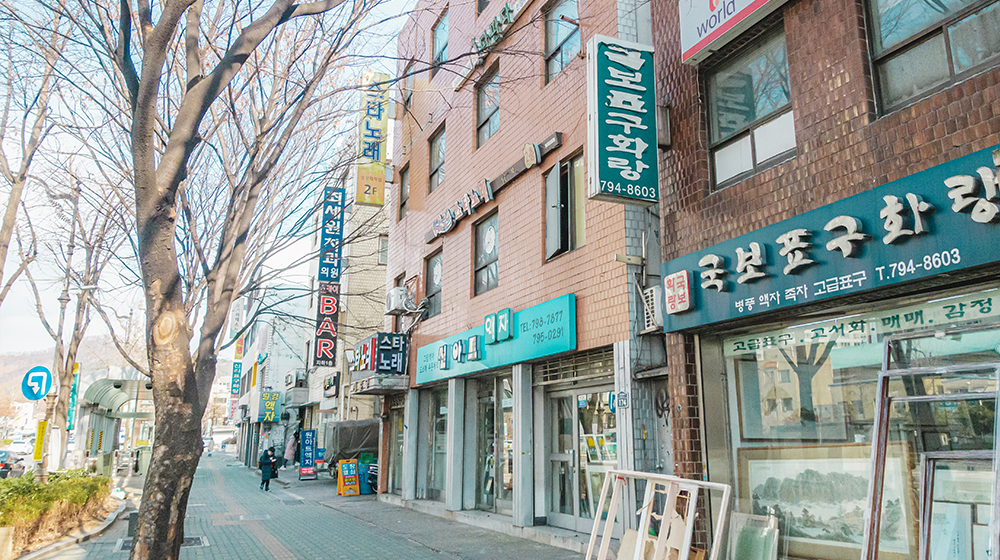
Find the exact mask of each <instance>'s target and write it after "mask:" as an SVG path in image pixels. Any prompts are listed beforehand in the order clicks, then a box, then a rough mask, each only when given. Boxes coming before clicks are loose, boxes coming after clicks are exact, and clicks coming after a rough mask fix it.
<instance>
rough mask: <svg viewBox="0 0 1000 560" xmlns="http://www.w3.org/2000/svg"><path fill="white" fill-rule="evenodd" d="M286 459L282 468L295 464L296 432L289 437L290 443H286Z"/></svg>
mask: <svg viewBox="0 0 1000 560" xmlns="http://www.w3.org/2000/svg"><path fill="white" fill-rule="evenodd" d="M284 459H285V460H284V462H283V463H282V465H281V468H285V467H286V466H288V465H294V464H295V432H292V434H291V435H289V436H288V441H287V442H285V456H284Z"/></svg>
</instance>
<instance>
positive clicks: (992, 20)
mask: <svg viewBox="0 0 1000 560" xmlns="http://www.w3.org/2000/svg"><path fill="white" fill-rule="evenodd" d="M972 6H978V7H979V8H978V9H977V8H975V7H972ZM984 6H985V7H984ZM998 6H1000V4H997V3H995V2H993V3H990V2H975V1H970V0H934V1H925V0H870V2H869V7H870V9H871V12H872V20H873V26H874V29H873V30H872V35H873V40H872V45H873V50H874V55H875V56H874V58H875V65H876V68H877V72H878V84H879V93H880V96H881V100H882V103H883V105H884V106H885V107H886V108H889V109H892V108H895V107H897V106H899V105H901V104H903V103H904V102H906V101H909V100H912V99H914V98H917V97H919V96H921V95H923V94H925V93H927V92H930V91H932V90H934V89H936V88H938V87H940V86H942V85H944V84H947V83H950V82H952V81H955V78H956V76H958V75H960V74H963V73H965V72H968V71H970V70H974V69H976V68H981V67H983V66H984V65H986V64H988V63H990V62H995V61H996V58H997V55H1000V34H998V33H997V32H996V30H997V29H998V27H1000V8H998ZM970 7H971V8H970ZM949 51H950V52H949ZM949 55H950V56H949Z"/></svg>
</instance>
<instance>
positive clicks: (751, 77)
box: [708, 30, 795, 184]
mask: <svg viewBox="0 0 1000 560" xmlns="http://www.w3.org/2000/svg"><path fill="white" fill-rule="evenodd" d="M708 100H709V128H710V135H711V141H712V146H713V147H712V151H713V153H712V161H713V164H714V171H715V182H716V183H717V184H723V183H726V182H728V181H730V180H732V179H734V178H737V177H740V176H743V175H744V174H747V173H751V172H754V171H756V170H757V169H758V167H759V166H761V165H762V164H765V163H769V162H770V161H771V160H774V159H775V158H777V157H779V156H783V155H786V154H788V153H789V152H791V151H793V150H794V149H795V124H794V117H793V114H792V110H791V109H792V105H791V91H790V88H789V83H788V57H787V55H786V52H785V34H784V33H783V32H782V31H781V30H778V31H776V32H773V33H770V34H768V35H766V36H765V37H764V38H763V39H761V40H760V41H758V42H757V43H756V44H754V45H752V46H751V47H750V48H749V49H748V50H746V51H743V52H742V53H741V54H739V55H738V56H736V57H735V58H733V59H732V60H730V61H727V62H725V63H724V64H723V65H722V66H721V67H719V68H718V69H716V70H715V71H713V72H712V73H711V75H710V76H709V77H708Z"/></svg>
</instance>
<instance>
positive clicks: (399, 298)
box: [385, 286, 413, 315]
mask: <svg viewBox="0 0 1000 560" xmlns="http://www.w3.org/2000/svg"><path fill="white" fill-rule="evenodd" d="M408 307H409V308H410V309H412V308H413V303H412V301H410V294H409V292H408V291H407V289H406V287H405V286H397V287H395V288H389V290H387V291H386V293H385V314H386V315H402V314H404V313H406V312H407V308H408Z"/></svg>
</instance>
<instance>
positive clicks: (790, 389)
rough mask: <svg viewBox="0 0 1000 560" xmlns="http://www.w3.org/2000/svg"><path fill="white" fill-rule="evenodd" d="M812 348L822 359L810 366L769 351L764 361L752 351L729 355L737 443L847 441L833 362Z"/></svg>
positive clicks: (842, 390)
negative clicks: (737, 420) (738, 419)
mask: <svg viewBox="0 0 1000 560" xmlns="http://www.w3.org/2000/svg"><path fill="white" fill-rule="evenodd" d="M816 346H818V345H815V344H814V345H812V349H813V352H814V353H819V354H820V357H819V358H815V359H816V360H822V361H821V362H820V363H818V364H815V365H806V364H805V363H803V364H802V365H798V364H795V363H792V362H791V361H789V358H790V356H785V355H783V354H780V353H779V350H773V349H772V350H768V351H767V352H768V354H773V355H768V356H767V357H766V358H765V360H764V361H758V360H757V358H756V356H754V355H743V356H737V357H730V358H728V360H729V362H730V364H731V365H732V369H733V374H734V375H733V377H734V379H735V380H736V402H737V407H738V408H739V418H740V439H741V440H742V441H760V442H768V441H806V442H832V443H847V441H848V438H847V416H846V414H845V409H846V406H847V404H846V403H845V402H844V401H845V399H846V398H847V397H845V388H844V387H843V386H842V385H841V384H838V383H835V379H834V378H835V376H836V372H835V370H834V369H833V365H832V360H830V358H829V357H828V354H826V353H824V352H816V348H815V347H816ZM780 352H784V351H783V350H781V351H780ZM823 356H827V357H823ZM802 359H803V360H804V359H805V358H802ZM802 384H808V390H803V389H804V386H803V385H802Z"/></svg>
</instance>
